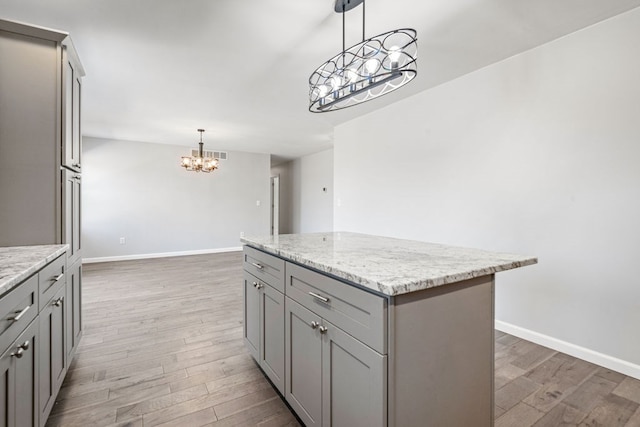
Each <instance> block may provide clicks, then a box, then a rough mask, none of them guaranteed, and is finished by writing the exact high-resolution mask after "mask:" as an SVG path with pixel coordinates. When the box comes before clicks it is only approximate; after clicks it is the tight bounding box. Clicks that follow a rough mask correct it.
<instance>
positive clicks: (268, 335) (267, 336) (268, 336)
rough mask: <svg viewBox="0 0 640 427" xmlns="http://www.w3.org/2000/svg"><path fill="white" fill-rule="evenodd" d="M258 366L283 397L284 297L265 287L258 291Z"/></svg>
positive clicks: (269, 287)
mask: <svg viewBox="0 0 640 427" xmlns="http://www.w3.org/2000/svg"><path fill="white" fill-rule="evenodd" d="M260 321H261V322H260V323H261V325H260V327H261V328H260V329H261V333H260V338H261V342H262V345H261V346H260V366H261V367H262V369H263V371H264V372H265V373H266V374H267V376H268V377H269V379H270V380H271V382H273V384H274V385H275V386H276V388H277V389H278V390H279V391H280V393H282V394H283V395H284V295H283V294H281V293H280V292H278V291H277V290H275V289H274V288H272V287H271V286H268V285H265V286H264V287H262V288H261V289H260Z"/></svg>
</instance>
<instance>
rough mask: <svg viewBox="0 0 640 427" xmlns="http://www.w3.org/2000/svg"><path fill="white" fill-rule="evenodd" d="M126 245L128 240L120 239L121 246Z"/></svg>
mask: <svg viewBox="0 0 640 427" xmlns="http://www.w3.org/2000/svg"><path fill="white" fill-rule="evenodd" d="M125 243H126V240H125V239H124V237H121V238H120V244H121V245H124V244H125Z"/></svg>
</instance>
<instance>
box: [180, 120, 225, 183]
mask: <svg viewBox="0 0 640 427" xmlns="http://www.w3.org/2000/svg"><path fill="white" fill-rule="evenodd" d="M198 132H200V143H199V145H198V155H197V156H184V157H182V162H181V165H182V167H183V168H185V169H186V170H188V171H195V172H206V173H209V172H213V171H214V170H216V169H218V159H216V158H214V157H212V156H209V155H207V156H205V153H204V143H203V142H202V133H203V132H204V129H198Z"/></svg>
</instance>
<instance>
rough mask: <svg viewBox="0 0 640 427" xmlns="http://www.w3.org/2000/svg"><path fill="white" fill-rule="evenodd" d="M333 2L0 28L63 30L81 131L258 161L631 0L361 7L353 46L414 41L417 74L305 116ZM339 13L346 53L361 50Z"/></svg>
mask: <svg viewBox="0 0 640 427" xmlns="http://www.w3.org/2000/svg"><path fill="white" fill-rule="evenodd" d="M333 3H334V0H298V1H291V0H248V1H240V0H91V1H88V0H55V1H52V0H0V18H4V19H10V20H16V21H23V22H27V23H32V24H36V25H40V26H44V27H51V28H55V29H59V30H65V31H68V32H69V33H70V34H71V36H72V38H73V41H74V44H75V45H76V48H77V50H78V53H79V55H80V58H81V60H82V62H83V65H84V67H85V69H86V72H87V76H86V78H85V80H84V93H83V115H84V116H83V125H84V129H83V134H84V135H86V136H95V137H103V138H117V139H123V140H135V141H147V142H157V143H165V144H178V145H187V146H194V147H195V145H196V141H197V140H198V133H197V131H196V129H197V128H204V129H206V130H207V132H206V133H205V135H204V141H205V148H209V149H221V150H229V151H251V152H262V153H272V154H274V155H277V156H279V157H282V158H293V157H298V156H301V155H304V154H309V153H314V152H317V151H320V150H323V149H325V148H329V147H330V146H331V145H332V139H333V127H334V126H335V125H337V124H340V123H342V122H345V121H347V120H350V119H352V118H354V117H357V116H360V115H363V114H366V113H368V112H370V111H372V110H373V109H377V108H380V107H381V106H384V105H387V104H389V103H391V102H395V101H398V100H399V99H402V98H405V97H407V96H411V95H412V94H415V93H417V92H419V91H423V90H425V89H428V88H431V87H434V86H436V85H438V84H441V83H443V82H446V81H449V80H452V79H454V78H456V77H458V76H461V75H463V74H466V73H469V72H471V71H473V70H477V69H479V68H482V67H484V66H487V65H489V64H492V63H494V62H497V61H500V60H502V59H504V58H507V57H509V56H512V55H514V54H517V53H519V52H522V51H524V50H528V49H530V48H532V47H535V46H538V45H540V44H543V43H546V42H548V41H550V40H553V39H556V38H558V37H561V36H563V35H565V34H569V33H571V32H574V31H576V30H578V29H580V28H584V27H586V26H589V25H591V24H594V23H596V22H599V21H602V20H604V19H606V18H609V17H611V16H614V15H617V14H619V13H622V12H624V11H627V10H630V9H633V8H635V7H638V6H640V0H430V1H428V0H369V1H368V2H367V3H366V11H367V21H366V24H367V27H366V35H367V37H371V36H374V35H376V34H379V33H382V32H386V31H389V30H393V29H396V28H402V27H410V28H415V29H416V30H417V31H418V45H419V55H418V58H419V60H418V77H417V78H416V79H415V80H414V81H413V82H412V83H410V84H409V85H407V86H405V87H403V88H401V89H400V90H398V91H396V92H394V93H392V94H389V95H387V96H384V97H382V98H379V99H376V100H373V101H371V102H368V103H365V104H362V105H360V106H356V107H352V108H349V109H346V110H342V111H335V112H328V113H321V114H314V113H310V112H309V111H308V77H309V74H310V73H311V72H312V71H313V70H314V69H315V68H317V67H318V66H319V65H321V64H322V63H323V62H324V61H326V60H327V59H329V58H330V57H332V56H333V55H335V54H337V53H338V52H339V51H340V50H341V47H342V33H341V31H342V30H341V28H342V19H341V16H340V15H339V14H336V13H335V12H333ZM361 13H362V7H358V8H356V9H354V10H353V11H350V12H348V13H347V15H346V19H347V46H349V45H352V44H355V43H357V42H359V41H360V40H361V31H362V27H361V23H362V15H361Z"/></svg>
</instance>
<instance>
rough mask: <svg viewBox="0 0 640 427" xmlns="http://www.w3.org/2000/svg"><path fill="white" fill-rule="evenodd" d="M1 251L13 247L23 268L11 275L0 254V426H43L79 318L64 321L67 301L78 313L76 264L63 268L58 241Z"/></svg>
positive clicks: (62, 249) (7, 262) (63, 255)
mask: <svg viewBox="0 0 640 427" xmlns="http://www.w3.org/2000/svg"><path fill="white" fill-rule="evenodd" d="M2 249H8V251H9V254H11V253H13V252H14V251H15V252H16V258H17V263H19V264H21V265H22V266H23V267H25V268H26V269H25V270H24V273H20V274H19V275H17V276H16V275H15V270H14V268H13V265H12V259H11V255H9V256H8V257H5V258H3V264H4V265H8V266H10V267H9V270H8V272H9V274H8V275H4V276H3V272H0V289H1V290H2V291H1V292H2V294H0V354H2V356H0V427H3V426H19V427H38V426H44V425H45V423H46V422H47V417H48V416H49V414H50V412H51V409H52V408H53V405H54V403H55V400H56V396H57V394H58V392H59V390H60V387H61V385H62V382H63V380H64V376H65V375H66V373H67V369H68V364H69V361H70V360H71V357H70V356H69V353H68V350H67V348H68V346H69V345H71V344H70V343H71V341H72V340H73V337H74V334H76V335H77V334H79V330H80V329H78V328H80V325H81V323H79V318H78V321H77V322H76V330H74V329H73V328H72V327H70V325H68V321H67V319H68V318H69V317H71V318H73V317H74V315H73V313H71V314H70V313H69V311H70V310H71V305H73V303H72V304H70V307H67V306H66V305H67V301H71V300H73V302H76V303H77V304H78V306H77V307H74V308H75V309H76V310H77V312H78V313H79V311H80V308H79V303H80V294H79V292H80V289H81V285H80V281H79V280H80V277H81V276H80V262H78V263H77V264H75V265H73V266H72V267H71V268H70V269H67V257H66V250H67V247H65V246H62V245H51V246H49V245H45V246H28V247H26V246H23V247H19V248H2ZM31 251H33V253H30V252H31ZM28 263H31V267H28V268H27V266H28V265H29V264H28ZM12 275H13V277H12ZM3 280H7V281H5V282H4V283H3ZM70 288H71V289H72V288H75V290H71V289H70ZM69 293H70V294H71V295H73V296H72V297H71V298H69V297H68V296H67V295H68V294H69ZM76 317H77V316H76ZM77 336H79V335H77ZM74 343H75V344H76V345H77V343H78V340H77V339H75V341H74Z"/></svg>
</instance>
